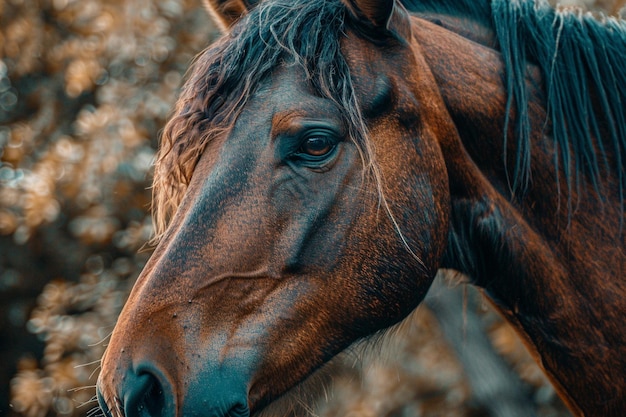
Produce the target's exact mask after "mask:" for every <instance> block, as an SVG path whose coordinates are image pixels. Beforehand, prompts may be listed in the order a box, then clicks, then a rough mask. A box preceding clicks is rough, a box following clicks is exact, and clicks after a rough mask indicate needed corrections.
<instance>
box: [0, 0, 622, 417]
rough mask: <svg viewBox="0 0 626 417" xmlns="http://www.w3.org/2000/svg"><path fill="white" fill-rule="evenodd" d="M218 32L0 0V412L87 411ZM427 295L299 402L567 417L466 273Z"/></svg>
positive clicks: (167, 14)
mask: <svg viewBox="0 0 626 417" xmlns="http://www.w3.org/2000/svg"><path fill="white" fill-rule="evenodd" d="M569 3H577V4H579V5H583V6H585V7H587V8H589V9H593V10H603V11H605V12H607V13H611V14H615V13H617V10H618V9H619V8H620V7H621V6H623V5H624V0H615V1H612V0H604V1H600V0H598V1H578V2H569ZM217 35H218V33H217V30H216V28H215V26H214V25H213V24H212V22H211V21H210V19H209V18H208V17H207V15H206V14H205V13H204V11H203V10H202V8H201V4H200V0H133V1H127V0H126V1H122V0H106V1H105V0H0V358H1V360H0V416H26V417H45V416H72V417H73V416H83V415H90V416H93V415H98V412H97V411H96V410H95V409H94V407H95V406H96V404H95V402H94V401H93V396H94V384H95V381H96V378H97V373H98V360H99V358H100V357H101V355H102V352H103V350H104V349H105V347H106V337H107V336H108V335H109V333H110V332H111V330H112V328H113V326H114V324H115V321H116V317H117V314H118V313H119V311H120V309H121V307H122V305H123V303H124V300H125V298H126V296H127V294H128V291H129V289H130V287H131V286H132V284H133V282H134V279H135V278H136V277H137V275H138V273H139V271H140V270H141V268H142V266H143V265H144V264H145V262H146V260H147V258H148V257H149V255H150V249H149V248H145V247H144V245H145V242H146V241H147V240H148V239H149V238H150V236H151V233H152V228H151V219H150V215H149V203H150V190H149V187H150V182H151V176H150V173H151V163H152V160H153V157H154V155H155V150H156V147H157V139H158V135H159V130H160V129H161V128H162V126H163V124H164V123H165V120H166V118H167V116H168V114H169V111H170V109H171V108H172V106H173V104H174V102H175V99H176V95H177V91H178V88H179V86H180V84H181V80H182V78H183V76H184V73H185V70H186V69H187V67H188V65H189V63H190V61H191V60H192V59H193V57H194V56H195V55H196V54H197V53H198V52H199V51H201V50H202V49H203V48H204V47H206V46H207V45H208V44H209V43H210V42H211V41H212V40H214V39H215V38H216V37H217ZM444 278H445V279H444ZM431 292H432V293H433V295H431V296H430V298H429V301H428V302H427V303H426V305H425V306H423V307H420V308H419V309H418V310H417V311H416V313H415V314H414V315H413V316H412V317H411V318H409V320H407V321H406V322H405V323H404V324H403V325H402V326H401V328H400V329H398V330H397V331H395V332H394V336H395V337H394V338H391V339H390V340H389V341H388V342H385V346H386V351H385V352H386V354H384V355H382V356H383V358H382V359H380V358H379V359H376V360H374V359H371V360H370V359H367V360H364V361H361V360H356V359H355V358H357V356H361V355H360V354H355V353H353V354H348V355H344V358H343V359H340V360H338V361H337V362H336V363H335V364H333V369H334V371H336V376H335V377H334V378H333V384H332V389H331V388H329V392H328V393H326V395H324V396H322V397H321V398H319V399H317V398H316V399H314V400H313V401H312V403H313V404H312V405H311V409H310V411H311V412H312V413H313V414H315V415H320V416H322V415H323V416H350V415H352V416H372V417H379V416H481V415H485V416H488V415H494V416H496V415H501V416H502V415H514V414H509V412H508V411H506V412H505V411H502V410H504V409H506V407H508V406H511V407H513V408H514V409H515V410H517V411H511V412H510V413H515V412H521V413H522V414H519V415H525V416H531V415H533V414H536V415H541V416H555V417H557V416H559V417H560V416H568V415H569V414H568V412H567V411H566V410H565V408H564V407H563V405H562V404H561V403H560V401H559V400H558V398H557V397H556V395H555V393H554V390H553V389H552V388H551V386H550V385H549V383H548V382H547V381H546V380H545V378H544V377H543V375H542V374H541V372H540V371H539V369H538V368H537V366H536V365H535V364H534V362H533V361H532V360H531V358H530V357H529V356H528V354H527V353H526V351H525V350H524V348H523V347H522V346H521V344H520V342H519V340H518V339H517V338H516V337H515V335H514V334H513V333H512V331H511V329H510V328H509V327H508V326H506V325H505V324H503V323H502V321H501V320H500V319H499V317H498V316H497V315H496V314H495V313H494V312H493V311H492V310H491V309H490V307H489V306H488V304H487V303H486V302H485V301H484V300H483V299H482V298H481V296H480V294H478V293H476V292H474V291H473V290H471V289H469V288H468V287H466V286H465V285H464V283H463V277H456V276H447V277H442V278H441V279H440V280H439V282H438V283H437V285H436V286H435V288H434V289H433V291H431ZM459 346H460V347H459ZM365 356H368V355H365ZM377 356H380V355H377ZM479 359H480V360H479ZM493 363H496V364H497V365H490V364H493ZM476 364H478V365H479V366H476ZM472 368H474V369H472ZM492 368H493V369H492ZM481 375H482V376H481ZM485 380H487V381H492V383H491V384H490V385H489V386H484V381H485ZM481 381H483V382H481ZM489 398H490V399H491V400H486V399H489ZM494 398H500V399H502V401H494V400H493V399H494ZM494 404H496V405H495V406H494ZM507 404H508V405H507ZM515 404H522V405H521V406H519V407H517V406H515ZM498 407H505V408H498ZM516 407H517V408H516ZM499 410H500V411H499ZM520 410H523V411H520ZM498 413H499V414H498ZM502 413H505V414H502ZM529 413H530V414H529Z"/></svg>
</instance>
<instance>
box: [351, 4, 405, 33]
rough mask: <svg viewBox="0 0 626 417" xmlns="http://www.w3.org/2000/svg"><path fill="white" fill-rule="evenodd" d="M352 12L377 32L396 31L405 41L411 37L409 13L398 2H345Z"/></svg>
mask: <svg viewBox="0 0 626 417" xmlns="http://www.w3.org/2000/svg"><path fill="white" fill-rule="evenodd" d="M343 3H344V4H345V5H346V7H348V9H349V10H350V12H351V13H352V14H353V15H354V16H355V17H356V18H357V19H358V20H361V21H365V23H366V26H370V27H372V26H373V28H374V29H375V30H377V31H380V30H382V31H394V32H397V33H398V34H399V35H400V36H402V37H403V38H405V39H410V37H411V24H410V22H409V17H408V12H407V11H406V9H405V8H404V6H402V4H401V3H400V2H399V1H396V0H343Z"/></svg>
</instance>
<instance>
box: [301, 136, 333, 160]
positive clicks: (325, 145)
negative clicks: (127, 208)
mask: <svg viewBox="0 0 626 417" xmlns="http://www.w3.org/2000/svg"><path fill="white" fill-rule="evenodd" d="M331 149H332V145H331V144H330V141H329V140H328V139H327V138H325V137H323V136H313V137H310V138H308V139H307V140H306V142H305V143H304V145H303V146H302V150H303V151H304V153H306V154H308V155H311V156H322V155H325V154H327V153H328V152H330V150H331Z"/></svg>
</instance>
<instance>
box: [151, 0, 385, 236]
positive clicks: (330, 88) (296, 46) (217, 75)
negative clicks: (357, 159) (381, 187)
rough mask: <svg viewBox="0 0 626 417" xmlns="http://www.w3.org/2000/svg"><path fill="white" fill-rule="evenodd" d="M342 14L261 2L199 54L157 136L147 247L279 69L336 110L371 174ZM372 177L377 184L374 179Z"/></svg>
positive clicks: (329, 5)
mask: <svg viewBox="0 0 626 417" xmlns="http://www.w3.org/2000/svg"><path fill="white" fill-rule="evenodd" d="M346 13H347V10H346V8H345V6H344V4H343V3H342V2H341V1H340V0H326V1H323V2H310V1H305V0H274V1H266V2H261V3H260V4H259V5H258V6H257V7H255V8H254V9H253V10H252V11H251V12H250V13H248V14H247V15H245V16H244V17H243V18H242V20H241V21H240V22H239V23H238V24H236V25H235V26H234V27H233V28H232V30H231V32H230V34H228V35H226V36H224V37H223V38H221V39H220V40H218V41H217V42H216V43H215V44H213V45H212V46H211V47H209V48H208V49H207V50H205V51H204V52H202V53H201V54H200V55H198V57H197V58H196V60H195V61H194V62H193V64H192V66H191V68H190V70H189V72H188V75H187V80H186V82H185V85H184V86H183V88H182V91H181V94H180V96H179V99H178V101H177V104H176V107H175V110H174V113H173V116H172V117H171V118H170V120H169V121H168V123H167V124H166V126H165V128H164V130H163V133H162V137H161V144H160V149H159V153H158V155H157V160H156V162H155V169H154V180H153V207H152V209H153V219H154V226H155V239H154V241H153V243H156V241H157V240H158V239H159V238H160V237H161V235H162V234H163V233H164V231H165V229H166V228H167V225H168V223H169V221H170V219H171V218H172V216H173V215H174V213H175V212H176V210H177V208H178V206H179V204H180V202H181V200H182V197H183V195H184V194H185V191H186V189H187V187H188V185H189V182H190V180H191V176H192V174H193V172H194V169H195V166H196V164H197V162H198V160H199V157H200V156H201V155H202V153H203V151H204V149H205V148H206V146H207V144H208V143H209V142H210V141H211V140H212V139H213V138H215V137H216V136H218V135H220V134H223V133H224V132H227V131H228V130H229V129H230V128H231V127H232V126H233V124H234V123H235V121H236V119H237V117H238V115H239V114H240V112H241V110H242V109H243V107H244V105H245V103H246V101H247V100H248V98H249V97H250V96H251V95H252V94H254V92H255V90H256V88H257V87H258V86H259V84H260V83H261V82H263V80H265V79H266V78H267V77H268V75H269V74H270V73H271V72H272V71H274V70H276V69H278V68H279V67H280V66H281V65H298V66H299V67H301V69H302V70H303V71H304V73H305V76H306V79H307V81H308V83H309V85H310V87H311V89H312V90H313V91H314V93H315V94H318V95H320V96H321V97H325V98H328V99H330V100H332V101H333V102H335V103H336V104H337V107H338V108H339V109H340V110H341V111H342V112H343V118H344V119H345V121H346V124H347V126H348V127H349V135H350V137H351V139H352V140H353V141H355V143H356V144H357V146H358V148H359V151H360V152H361V157H362V158H363V161H364V165H365V166H366V168H368V169H370V170H374V171H375V167H374V164H373V162H372V161H373V158H372V151H371V149H370V145H369V144H368V141H367V133H366V128H365V123H364V121H363V117H362V115H361V113H360V110H359V106H358V104H357V100H356V97H355V92H354V88H353V85H352V80H351V78H350V70H349V68H348V65H347V63H346V61H345V59H344V57H343V55H342V53H341V50H340V43H341V42H340V40H341V38H342V37H343V36H344V35H345V29H346V23H347V22H346V19H345V17H346ZM374 177H375V178H378V175H377V173H376V172H374ZM376 182H377V183H378V182H379V181H378V179H377V181H376Z"/></svg>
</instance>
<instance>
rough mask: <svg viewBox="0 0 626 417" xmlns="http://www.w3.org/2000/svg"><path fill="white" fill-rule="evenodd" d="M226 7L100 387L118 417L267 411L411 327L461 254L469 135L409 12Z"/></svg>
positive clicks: (168, 155) (168, 139)
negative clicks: (453, 230) (460, 161)
mask: <svg viewBox="0 0 626 417" xmlns="http://www.w3.org/2000/svg"><path fill="white" fill-rule="evenodd" d="M215 3H219V2H209V5H213V4H215ZM226 3H236V4H235V6H236V7H235V6H234V7H213V8H212V9H211V10H213V13H214V14H215V15H217V16H221V17H222V18H221V22H222V24H223V26H224V27H225V28H227V29H226V34H225V35H224V36H223V37H222V38H221V39H220V40H219V41H217V42H216V44H215V45H213V46H212V47H211V48H209V49H208V50H207V51H205V52H204V53H203V54H201V55H200V56H199V57H198V58H197V60H196V62H195V63H194V66H193V68H192V71H191V72H190V75H189V77H188V79H187V81H186V83H185V86H184V88H183V91H182V93H181V97H180V99H179V101H178V103H177V107H176V110H175V113H174V115H173V117H172V119H171V120H170V121H169V123H168V125H167V126H166V128H165V131H164V135H163V138H162V148H161V150H160V154H159V159H158V161H157V163H156V167H155V208H156V220H157V226H158V231H159V243H158V246H157V247H156V249H155V252H154V254H153V256H152V257H151V259H150V261H149V262H148V264H147V265H146V267H145V269H144V271H143V272H142V274H141V275H140V276H139V278H138V279H137V282H136V283H135V286H134V288H133V290H132V292H131V294H130V296H129V299H128V301H127V303H126V305H125V307H124V309H123V311H122V313H121V315H120V317H119V321H118V323H117V325H116V327H115V329H114V331H113V334H112V336H111V340H110V342H109V345H108V348H107V352H106V354H105V356H104V358H103V361H102V371H101V374H100V377H99V382H98V396H99V399H100V402H101V405H102V407H103V409H105V410H107V412H108V413H110V414H113V415H119V416H126V417H134V416H140V415H147V414H149V415H154V416H179V415H206V416H233V417H234V416H247V415H249V414H250V413H252V414H254V413H256V412H258V411H260V410H262V409H263V408H264V407H265V406H267V405H268V404H269V403H271V402H272V401H274V400H276V399H277V398H278V397H280V396H281V395H283V394H284V393H285V392H286V391H288V390H289V389H290V388H291V387H293V386H294V385H296V384H298V383H299V382H301V381H303V380H304V379H305V378H306V377H307V376H308V375H310V374H311V373H312V372H313V371H315V370H316V369H317V368H319V367H320V366H321V365H323V364H324V363H325V362H327V361H328V360H329V359H330V358H332V357H333V356H335V355H336V354H338V353H339V352H341V351H342V350H344V349H346V347H348V346H349V345H351V344H352V343H353V342H355V341H357V340H358V339H360V338H362V337H365V336H367V335H370V334H373V333H375V332H376V331H378V330H380V329H383V328H386V327H389V326H391V325H393V324H394V323H396V322H398V321H400V320H401V319H402V318H404V317H405V316H406V315H407V314H409V313H410V312H411V311H412V310H413V309H414V308H415V307H416V306H417V305H418V304H419V302H420V301H421V300H422V298H423V296H424V295H425V293H426V291H427V289H428V287H429V285H430V283H431V281H432V279H433V277H434V275H435V273H436V271H437V268H438V266H439V264H440V260H441V257H442V256H443V251H444V249H445V244H446V238H447V233H448V223H449V219H448V211H449V210H448V206H449V204H450V202H449V191H448V188H449V187H448V179H447V178H448V177H447V174H446V166H445V163H444V159H443V156H442V153H441V149H440V147H439V143H438V138H442V137H448V136H450V135H455V134H456V133H455V132H456V131H455V128H454V125H453V124H452V122H451V121H450V120H449V116H448V114H447V112H446V111H445V106H444V103H443V101H442V99H441V96H440V94H439V92H438V90H437V86H436V84H435V82H434V79H433V76H432V74H431V73H430V71H429V69H428V66H427V65H426V63H425V62H424V60H423V59H422V58H421V55H420V53H419V46H418V45H417V44H416V43H415V41H414V40H413V37H412V34H411V26H410V24H409V20H408V19H409V17H408V14H407V12H406V11H405V10H404V9H403V7H402V6H400V5H399V4H398V3H397V2H394V1H393V0H349V1H348V0H345V1H344V2H340V1H326V2H303V1H295V2H294V1H291V0H289V1H287V0H279V1H274V0H270V1H266V2H262V3H260V4H259V5H256V6H255V7H251V6H250V4H249V3H248V2H226ZM220 4H221V6H224V3H223V2H222V3H220ZM218 6H219V5H218ZM231 6H232V4H231ZM233 10H235V11H237V10H238V11H239V12H238V13H242V14H243V16H242V17H241V18H238V17H237V16H234V15H233ZM235 17H237V20H236V19H235ZM235 20H236V21H235ZM233 22H234V23H233ZM231 23H232V26H229V25H230V24H231Z"/></svg>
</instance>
